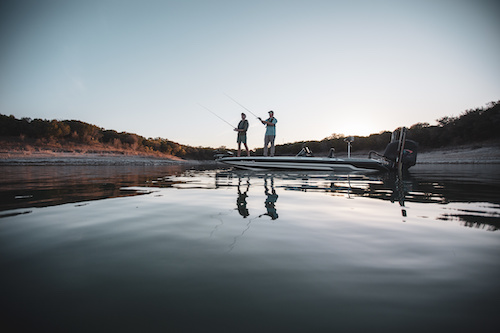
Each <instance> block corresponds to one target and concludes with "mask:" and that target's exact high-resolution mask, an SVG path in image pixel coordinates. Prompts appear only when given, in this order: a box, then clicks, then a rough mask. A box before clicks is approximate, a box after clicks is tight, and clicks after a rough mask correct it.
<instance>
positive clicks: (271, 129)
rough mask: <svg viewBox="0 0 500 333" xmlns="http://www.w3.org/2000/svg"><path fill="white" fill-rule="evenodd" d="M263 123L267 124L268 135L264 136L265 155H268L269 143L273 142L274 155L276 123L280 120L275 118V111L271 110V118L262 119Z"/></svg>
mask: <svg viewBox="0 0 500 333" xmlns="http://www.w3.org/2000/svg"><path fill="white" fill-rule="evenodd" d="M259 120H260V121H261V122H262V124H264V125H266V135H265V136H264V156H267V152H268V149H269V147H268V146H269V144H271V156H274V139H275V138H276V123H277V122H278V120H277V119H276V118H274V112H273V111H269V118H267V119H266V120H262V119H261V118H259Z"/></svg>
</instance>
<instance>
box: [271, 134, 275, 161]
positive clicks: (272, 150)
mask: <svg viewBox="0 0 500 333" xmlns="http://www.w3.org/2000/svg"><path fill="white" fill-rule="evenodd" d="M270 137H271V138H270V142H271V156H274V138H275V136H274V135H273V136H270Z"/></svg>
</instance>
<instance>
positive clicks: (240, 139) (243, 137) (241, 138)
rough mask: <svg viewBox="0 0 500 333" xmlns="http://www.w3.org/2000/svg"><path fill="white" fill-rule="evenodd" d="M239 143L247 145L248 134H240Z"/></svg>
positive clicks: (237, 140) (237, 139)
mask: <svg viewBox="0 0 500 333" xmlns="http://www.w3.org/2000/svg"><path fill="white" fill-rule="evenodd" d="M236 142H237V143H240V142H241V143H247V134H246V133H244V134H238V137H237V138H236Z"/></svg>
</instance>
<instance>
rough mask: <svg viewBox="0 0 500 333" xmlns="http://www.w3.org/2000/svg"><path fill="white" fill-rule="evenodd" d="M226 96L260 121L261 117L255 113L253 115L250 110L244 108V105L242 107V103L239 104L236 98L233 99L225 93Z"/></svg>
mask: <svg viewBox="0 0 500 333" xmlns="http://www.w3.org/2000/svg"><path fill="white" fill-rule="evenodd" d="M224 95H226V96H227V97H229V98H230V99H231V100H232V101H233V102H235V103H236V104H238V105H239V106H241V107H242V108H243V109H245V110H247V111H248V112H250V113H251V114H253V115H254V117H255V118H257V119H260V117H258V116H257V115H256V114H255V113H253V112H252V111H250V110H248V109H247V108H246V107H244V106H243V105H241V104H240V103H238V102H237V101H236V100H235V99H234V98H232V97H231V96H229V95H228V94H226V93H224Z"/></svg>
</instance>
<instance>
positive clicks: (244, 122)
mask: <svg viewBox="0 0 500 333" xmlns="http://www.w3.org/2000/svg"><path fill="white" fill-rule="evenodd" d="M238 129H242V130H245V131H243V132H238V134H245V133H246V131H247V129H248V120H246V119H245V120H240V122H239V123H238Z"/></svg>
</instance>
